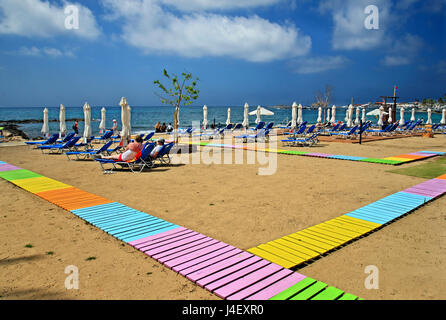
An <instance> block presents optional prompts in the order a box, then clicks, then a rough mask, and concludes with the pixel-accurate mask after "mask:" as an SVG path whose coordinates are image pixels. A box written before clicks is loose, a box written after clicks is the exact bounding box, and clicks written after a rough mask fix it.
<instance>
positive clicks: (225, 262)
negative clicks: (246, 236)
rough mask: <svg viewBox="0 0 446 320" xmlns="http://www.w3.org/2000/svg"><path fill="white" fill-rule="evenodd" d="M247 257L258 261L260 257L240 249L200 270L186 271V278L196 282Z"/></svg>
mask: <svg viewBox="0 0 446 320" xmlns="http://www.w3.org/2000/svg"><path fill="white" fill-rule="evenodd" d="M248 258H255V260H254V261H259V260H260V258H259V257H257V256H253V255H252V254H251V253H249V252H246V251H241V250H240V253H238V254H236V255H231V256H229V255H228V257H227V258H225V259H222V260H219V261H215V262H213V263H212V264H208V265H207V266H206V267H205V268H201V269H200V270H196V271H193V272H192V273H191V272H188V274H187V275H186V278H188V279H189V280H191V281H193V282H196V281H197V280H200V279H202V278H205V277H207V276H209V275H211V274H213V273H215V272H218V271H220V270H222V269H225V268H228V267H230V266H232V265H234V264H237V263H240V262H242V261H244V260H246V259H248ZM183 271H184V273H185V274H186V272H187V270H183Z"/></svg>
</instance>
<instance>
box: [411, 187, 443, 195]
mask: <svg viewBox="0 0 446 320" xmlns="http://www.w3.org/2000/svg"><path fill="white" fill-rule="evenodd" d="M409 189H411V190H418V191H420V192H427V193H429V192H432V193H441V192H442V190H441V188H433V187H431V188H429V187H427V186H414V187H411V188H409ZM406 190H408V189H406Z"/></svg>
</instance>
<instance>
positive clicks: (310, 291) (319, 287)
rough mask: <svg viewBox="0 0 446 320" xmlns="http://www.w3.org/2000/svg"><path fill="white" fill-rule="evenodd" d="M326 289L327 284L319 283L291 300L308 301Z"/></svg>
mask: <svg viewBox="0 0 446 320" xmlns="http://www.w3.org/2000/svg"><path fill="white" fill-rule="evenodd" d="M325 287H327V284H326V283H323V282H320V281H318V282H316V283H315V284H313V285H312V286H310V287H309V288H307V289H305V290H304V291H302V292H300V293H298V294H297V295H295V296H294V297H292V298H291V299H290V300H308V299H310V298H311V297H312V296H314V295H315V294H316V293H318V292H319V291H321V290H322V289H324V288H325Z"/></svg>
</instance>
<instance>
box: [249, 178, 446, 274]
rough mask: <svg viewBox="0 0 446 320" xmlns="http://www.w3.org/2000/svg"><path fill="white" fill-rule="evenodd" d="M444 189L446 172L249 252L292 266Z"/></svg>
mask: <svg viewBox="0 0 446 320" xmlns="http://www.w3.org/2000/svg"><path fill="white" fill-rule="evenodd" d="M445 193H446V174H445V175H442V176H440V177H438V178H435V179H432V180H428V181H425V182H423V183H420V184H418V185H416V186H413V187H411V188H408V189H405V190H403V191H401V192H397V193H395V194H392V195H390V196H387V197H385V198H383V199H381V200H378V201H376V202H373V203H371V204H369V205H366V206H364V207H362V208H359V209H357V210H354V211H352V212H350V213H347V214H344V215H342V216H340V217H338V218H335V219H331V220H328V221H326V222H323V223H320V224H318V225H315V226H313V227H310V228H307V229H304V230H302V231H299V232H296V233H293V234H290V235H288V236H285V237H282V238H280V239H277V240H274V241H270V242H268V243H265V244H261V245H259V246H257V247H254V248H251V249H249V250H248V252H251V253H253V254H255V255H257V256H259V257H262V258H264V259H266V260H269V261H271V262H274V263H277V264H278V265H281V266H283V267H284V268H293V267H296V266H298V265H300V264H302V263H306V262H309V261H311V260H313V259H315V258H318V257H320V256H321V255H323V254H325V253H327V252H329V251H331V250H333V249H336V248H338V247H340V246H342V245H345V244H346V243H348V242H350V241H353V240H355V239H358V238H360V237H363V236H365V235H366V234H368V233H370V232H372V231H374V230H376V229H378V228H381V227H383V226H384V225H386V224H388V223H390V222H392V221H394V220H395V219H398V218H400V217H402V216H403V215H406V214H408V213H410V212H412V211H414V210H415V209H417V208H419V207H421V206H422V205H424V204H425V203H427V202H429V201H432V200H434V199H436V198H438V197H440V196H442V195H443V194H445Z"/></svg>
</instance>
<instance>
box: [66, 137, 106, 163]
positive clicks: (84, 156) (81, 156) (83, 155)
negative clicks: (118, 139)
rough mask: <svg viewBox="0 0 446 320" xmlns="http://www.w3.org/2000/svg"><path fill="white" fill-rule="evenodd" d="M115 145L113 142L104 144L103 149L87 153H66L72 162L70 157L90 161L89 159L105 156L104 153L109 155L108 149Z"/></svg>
mask: <svg viewBox="0 0 446 320" xmlns="http://www.w3.org/2000/svg"><path fill="white" fill-rule="evenodd" d="M112 144H113V141H109V142H107V143H106V144H104V145H103V146H102V147H101V148H99V149H96V150H95V149H91V150H87V151H69V152H66V153H65V154H66V156H67V158H68V160H71V158H70V156H73V155H74V156H76V159H77V160H88V159H90V160H91V159H93V156H94V155H96V154H103V153H107V150H108V148H109V147H110V146H111V145H112Z"/></svg>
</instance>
